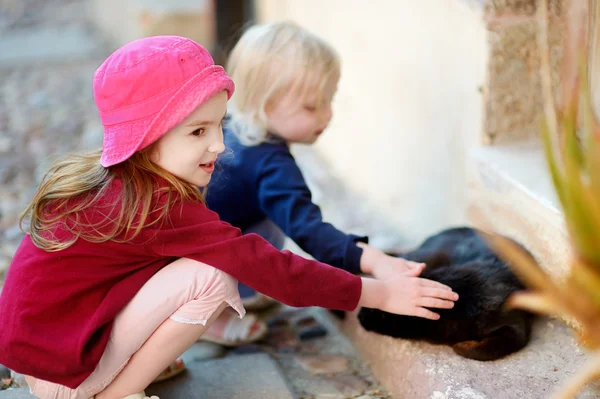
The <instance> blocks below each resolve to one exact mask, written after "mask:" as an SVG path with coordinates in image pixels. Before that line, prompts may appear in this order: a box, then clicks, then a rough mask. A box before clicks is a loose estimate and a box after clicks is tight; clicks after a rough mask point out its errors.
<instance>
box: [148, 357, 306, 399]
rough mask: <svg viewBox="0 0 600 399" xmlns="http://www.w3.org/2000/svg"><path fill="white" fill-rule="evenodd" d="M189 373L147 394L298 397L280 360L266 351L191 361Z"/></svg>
mask: <svg viewBox="0 0 600 399" xmlns="http://www.w3.org/2000/svg"><path fill="white" fill-rule="evenodd" d="M187 368H188V369H187V372H185V373H184V374H182V375H181V376H178V377H175V378H173V379H171V380H168V381H165V382H163V383H160V384H153V385H151V386H150V387H148V389H147V390H146V393H148V394H152V395H157V396H159V397H160V398H174V399H176V398H180V399H184V398H185V399H195V398H197V399H220V398H231V399H238V398H239V399H242V398H243V399H294V398H296V396H295V395H294V394H293V393H292V392H291V391H290V390H289V388H288V385H287V382H286V380H285V379H284V376H283V373H282V371H281V369H280V368H279V366H278V365H277V363H275V361H273V359H271V357H270V356H269V355H267V354H264V353H257V354H249V355H242V356H233V357H226V358H223V359H214V360H206V361H201V362H188V363H187Z"/></svg>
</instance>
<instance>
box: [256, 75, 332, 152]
mask: <svg viewBox="0 0 600 399" xmlns="http://www.w3.org/2000/svg"><path fill="white" fill-rule="evenodd" d="M337 84H338V78H332V79H330V81H329V82H328V83H327V85H326V86H325V89H324V92H323V101H322V102H321V104H319V106H317V97H316V95H317V93H316V90H313V92H312V93H311V92H310V91H309V92H308V94H307V95H305V96H300V95H299V94H298V93H297V92H296V91H292V90H290V91H288V92H287V93H286V94H284V95H283V96H282V97H281V98H279V99H278V100H277V101H274V102H273V104H269V105H268V106H267V108H266V115H267V129H268V130H269V131H270V132H272V133H274V134H276V135H277V136H279V137H280V138H282V139H283V140H284V141H286V142H287V143H290V144H291V143H303V144H313V143H314V142H315V141H317V139H318V138H319V136H320V135H321V133H323V130H325V128H327V125H328V124H329V121H330V120H331V117H332V111H331V102H332V100H333V96H334V95H335V92H336V91H337Z"/></svg>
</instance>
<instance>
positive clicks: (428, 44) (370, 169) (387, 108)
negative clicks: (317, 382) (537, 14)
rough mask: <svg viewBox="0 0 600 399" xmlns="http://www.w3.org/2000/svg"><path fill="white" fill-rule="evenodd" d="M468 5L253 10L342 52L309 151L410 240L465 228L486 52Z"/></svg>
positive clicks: (397, 2)
mask: <svg viewBox="0 0 600 399" xmlns="http://www.w3.org/2000/svg"><path fill="white" fill-rule="evenodd" d="M474 4H478V2H468V1H465V0H444V1H440V0H420V1H414V0H373V1H360V0H301V1H300V0H258V1H257V8H258V9H257V16H258V19H259V22H263V21H264V22H266V21H273V20H281V19H290V20H294V21H296V22H298V23H300V24H301V25H303V26H305V27H306V28H308V29H309V30H311V31H313V32H315V33H317V34H319V35H321V36H322V37H323V38H325V39H326V40H328V41H329V42H330V43H331V44H332V45H334V46H335V47H336V48H337V50H338V51H339V52H340V54H341V57H342V79H341V81H340V86H339V91H338V94H337V96H336V99H335V103H334V114H335V115H334V118H333V120H332V123H331V125H330V127H329V129H328V130H327V131H326V133H325V134H324V136H323V137H322V138H321V139H320V140H319V142H318V143H317V145H316V150H317V151H318V152H319V153H320V154H321V155H322V156H323V157H325V159H326V161H327V162H328V163H329V164H331V165H332V168H333V173H334V174H336V175H338V176H339V177H341V178H342V179H343V181H345V183H346V184H348V185H349V187H350V188H351V189H352V190H355V191H360V192H363V193H364V194H365V195H366V196H367V198H368V201H369V202H370V206H373V207H375V208H377V209H378V210H380V211H382V212H383V213H384V214H385V215H386V216H387V217H388V218H389V220H390V221H391V222H392V223H394V224H396V225H397V226H399V227H400V230H401V231H403V232H404V233H406V234H409V235H410V237H411V239H412V240H418V239H420V238H422V237H424V236H425V235H427V234H430V233H432V232H433V231H435V230H436V229H438V228H441V227H444V226H447V225H450V224H457V223H463V222H464V221H465V207H466V162H467V151H468V149H469V148H470V147H472V146H473V145H475V144H478V141H479V138H480V136H481V128H482V98H481V96H482V94H481V92H480V90H481V86H482V85H483V84H484V82H485V69H486V62H487V53H488V51H487V33H486V30H485V24H484V20H483V16H482V13H483V10H482V9H481V8H480V7H479V6H477V5H474Z"/></svg>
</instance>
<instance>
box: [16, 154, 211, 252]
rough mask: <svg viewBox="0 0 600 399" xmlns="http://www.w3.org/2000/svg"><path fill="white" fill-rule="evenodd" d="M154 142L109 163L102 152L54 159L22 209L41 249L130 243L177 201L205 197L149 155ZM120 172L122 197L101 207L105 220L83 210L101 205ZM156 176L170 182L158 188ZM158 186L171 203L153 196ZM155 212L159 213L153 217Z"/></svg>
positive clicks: (159, 219)
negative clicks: (59, 231) (160, 203)
mask: <svg viewBox="0 0 600 399" xmlns="http://www.w3.org/2000/svg"><path fill="white" fill-rule="evenodd" d="M152 147H153V146H150V147H148V148H146V149H144V150H142V151H138V152H136V153H135V154H134V155H133V156H131V157H130V158H129V159H128V160H126V161H125V162H122V163H120V164H118V165H115V166H111V167H108V168H105V167H103V166H102V165H101V164H100V155H101V151H95V152H90V153H84V154H71V155H68V156H67V157H65V158H64V159H62V160H59V161H57V162H55V163H54V164H53V165H52V166H51V167H50V169H49V171H48V172H47V173H46V175H45V176H44V178H43V179H42V182H41V184H40V186H39V188H38V191H37V193H36V195H35V197H34V198H33V200H32V201H31V203H30V204H29V205H28V206H27V208H26V209H25V211H24V212H23V213H22V214H21V218H20V221H19V225H20V227H21V229H22V230H23V231H24V232H25V233H28V234H29V235H30V237H31V240H32V241H33V243H34V244H35V245H36V246H37V247H38V248H41V249H44V250H46V251H59V250H62V249H65V248H68V247H70V246H71V245H73V243H74V242H75V241H76V240H77V239H79V238H81V239H84V240H86V241H90V242H105V241H109V240H112V241H116V242H127V241H130V240H132V239H134V238H135V237H136V236H138V235H139V234H140V232H141V231H142V229H143V228H145V227H148V226H150V225H152V224H156V223H158V222H160V221H163V220H164V219H165V217H166V215H167V214H168V213H169V210H170V206H171V202H172V200H175V199H183V200H194V201H204V196H203V193H202V192H201V191H200V189H199V188H198V187H196V186H194V185H192V184H190V183H187V182H185V181H183V180H181V179H179V178H177V177H175V176H174V175H172V174H171V173H169V172H167V171H166V170H164V169H162V168H161V167H159V166H158V165H157V164H155V163H154V162H152V161H151V160H150V153H151V151H152ZM117 177H118V178H120V179H121V181H122V195H121V198H120V200H119V201H115V203H114V204H111V205H112V209H108V211H106V210H105V209H102V211H101V212H97V214H101V215H102V217H101V218H100V220H97V221H90V219H89V217H87V216H88V215H86V214H85V213H84V212H85V211H87V210H89V209H90V208H93V207H95V206H97V205H98V203H99V201H100V200H101V199H102V198H103V195H104V194H105V193H106V191H107V188H108V187H109V186H110V185H111V184H112V183H113V181H114V179H115V178H117ZM157 177H158V178H162V179H164V180H165V181H166V182H167V183H168V184H167V185H164V184H163V185H160V188H159V186H158V179H157ZM157 190H161V191H164V192H165V193H166V195H167V199H166V202H165V203H164V205H163V206H160V207H158V206H157V205H156V202H155V201H153V199H155V198H156V195H155V194H156V191H157ZM104 211H106V212H104ZM151 214H152V216H154V215H157V216H156V217H152V218H151V219H152V220H151V221H150V219H149V215H151ZM84 215H85V216H84ZM26 219H29V223H27V224H28V229H26V228H24V227H23V224H24V221H25V220H26ZM58 227H60V228H61V229H66V231H67V232H68V233H69V236H68V237H66V238H65V237H57V236H56V235H55V234H54V232H55V230H56V228H58Z"/></svg>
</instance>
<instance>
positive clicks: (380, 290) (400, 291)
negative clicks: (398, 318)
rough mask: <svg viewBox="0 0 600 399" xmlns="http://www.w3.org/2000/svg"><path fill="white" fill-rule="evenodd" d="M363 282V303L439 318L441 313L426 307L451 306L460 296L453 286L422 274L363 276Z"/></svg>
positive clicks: (447, 307) (397, 312)
mask: <svg viewBox="0 0 600 399" xmlns="http://www.w3.org/2000/svg"><path fill="white" fill-rule="evenodd" d="M362 282H363V289H362V294H361V297H360V300H359V302H358V304H359V306H364V307H368V308H375V309H380V310H383V311H386V312H390V313H395V314H402V315H407V316H417V317H423V318H426V319H431V320H437V319H439V318H440V315H439V314H437V313H435V312H432V311H431V310H429V309H426V308H441V309H450V308H452V307H454V301H456V300H457V299H458V294H457V293H455V292H453V291H452V289H451V288H450V287H448V286H446V285H444V284H440V283H438V282H435V281H432V280H427V279H424V278H419V277H413V276H404V275H397V276H394V277H390V278H387V279H382V280H380V279H371V278H362Z"/></svg>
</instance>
